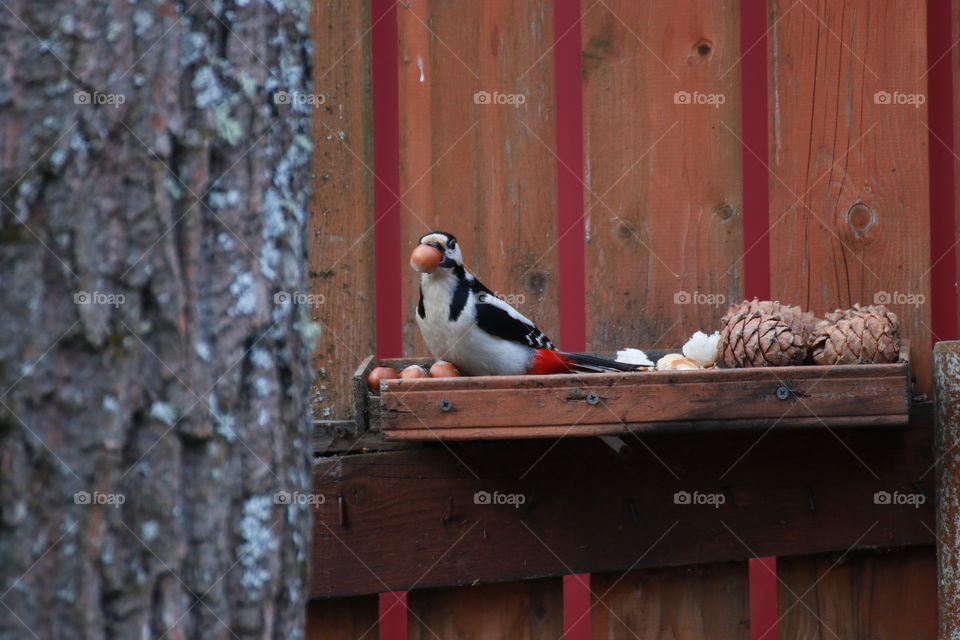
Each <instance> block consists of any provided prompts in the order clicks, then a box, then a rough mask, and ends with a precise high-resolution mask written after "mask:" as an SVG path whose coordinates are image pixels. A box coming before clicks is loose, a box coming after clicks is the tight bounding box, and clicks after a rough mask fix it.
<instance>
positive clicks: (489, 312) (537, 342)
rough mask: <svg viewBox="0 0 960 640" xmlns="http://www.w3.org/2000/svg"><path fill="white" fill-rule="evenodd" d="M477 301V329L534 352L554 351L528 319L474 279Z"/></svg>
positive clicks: (542, 334)
mask: <svg viewBox="0 0 960 640" xmlns="http://www.w3.org/2000/svg"><path fill="white" fill-rule="evenodd" d="M471 284H472V285H473V287H472V288H473V292H474V296H475V298H474V299H475V301H476V319H477V326H478V327H479V328H480V329H482V330H483V331H486V332H487V333H489V334H491V335H494V336H496V337H498V338H503V339H504V340H510V341H512V342H519V343H520V344H522V345H526V346H528V347H531V348H533V349H540V348H546V349H553V348H554V346H553V343H552V342H551V341H550V338H548V337H547V336H546V335H545V334H544V333H543V332H542V331H540V329H538V328H537V326H536V325H535V324H533V322H532V321H531V320H530V319H529V318H527V317H526V316H525V315H523V314H522V313H520V312H519V311H517V310H516V309H514V308H513V307H512V306H510V304H508V303H507V302H505V301H503V300H501V299H500V298H498V297H497V296H496V295H495V294H494V293H493V292H492V291H490V290H489V289H487V288H486V287H485V286H483V284H482V283H481V282H480V281H479V280H476V279H474V280H473V282H472V283H471Z"/></svg>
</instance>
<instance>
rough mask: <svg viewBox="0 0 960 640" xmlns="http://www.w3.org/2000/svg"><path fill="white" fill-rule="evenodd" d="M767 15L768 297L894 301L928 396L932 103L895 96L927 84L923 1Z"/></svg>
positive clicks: (818, 302) (789, 6) (826, 304)
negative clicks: (929, 130)
mask: <svg viewBox="0 0 960 640" xmlns="http://www.w3.org/2000/svg"><path fill="white" fill-rule="evenodd" d="M769 20H770V24H771V25H773V28H772V29H771V32H770V35H769V43H770V74H771V75H770V107H771V112H770V120H769V126H770V154H769V164H770V199H771V206H770V246H771V255H772V256H773V260H772V263H773V264H772V266H771V269H772V274H771V275H772V293H773V296H774V297H775V298H779V299H781V300H783V301H790V302H792V303H795V304H800V305H803V306H805V307H807V308H810V309H812V310H813V311H814V312H816V313H818V314H822V313H823V312H825V311H829V310H832V309H834V308H836V307H847V306H850V305H852V304H854V303H856V302H861V303H865V304H872V303H873V302H874V301H875V300H876V301H878V302H880V301H884V299H885V298H886V299H888V300H889V301H892V304H890V307H891V308H892V309H893V310H894V311H895V312H896V313H898V314H899V315H900V318H901V324H902V330H901V333H902V334H903V335H904V336H905V337H906V338H909V339H910V340H911V343H912V345H913V348H912V349H911V351H912V354H916V357H915V358H913V357H912V354H911V357H912V359H913V362H914V363H915V365H916V366H915V368H914V370H915V372H916V375H917V378H918V381H919V384H920V387H921V388H922V389H923V390H924V391H925V392H927V393H929V391H930V309H929V305H927V304H925V302H926V301H929V299H930V280H929V273H927V272H926V270H927V267H928V266H929V264H930V237H929V233H930V232H929V229H930V227H929V224H930V221H929V214H930V211H929V205H928V202H929V192H928V188H929V187H928V185H929V183H928V173H927V171H928V161H927V153H928V144H927V129H926V127H925V125H924V122H925V120H926V118H927V109H926V105H920V106H919V107H917V106H915V105H914V104H895V102H897V100H898V98H899V99H901V100H909V99H910V98H909V97H906V98H905V96H916V95H922V94H924V92H925V90H926V80H925V77H924V74H925V71H926V68H927V57H926V3H924V2H916V1H900V2H883V3H875V2H870V1H869V0H855V1H852V2H845V3H835V2H822V1H821V2H818V3H803V2H801V3H794V2H793V1H792V0H773V2H772V4H771V13H770V15H769ZM877 92H886V93H880V94H878V93H877ZM911 296H912V297H911ZM914 301H916V302H917V304H916V305H914V304H913V302H914Z"/></svg>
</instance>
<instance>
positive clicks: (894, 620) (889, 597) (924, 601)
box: [777, 547, 947, 640]
mask: <svg viewBox="0 0 960 640" xmlns="http://www.w3.org/2000/svg"><path fill="white" fill-rule="evenodd" d="M777 566H778V570H779V571H778V573H779V576H780V579H781V580H782V581H783V583H782V584H781V585H780V589H779V599H780V615H781V616H782V618H781V620H780V629H781V632H780V637H781V638H870V640H903V639H904V638H909V639H910V640H935V639H936V638H937V637H938V636H937V571H936V558H935V555H934V552H933V548H932V547H918V548H912V549H903V550H897V551H892V552H876V551H863V552H852V553H849V554H847V555H846V556H841V554H837V553H834V554H829V555H822V556H814V557H800V558H778V559H777ZM940 637H947V636H940Z"/></svg>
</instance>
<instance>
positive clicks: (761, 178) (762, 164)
mask: <svg viewBox="0 0 960 640" xmlns="http://www.w3.org/2000/svg"><path fill="white" fill-rule="evenodd" d="M741 7H742V8H741V17H740V52H741V55H742V60H741V61H740V73H741V82H740V86H741V87H742V89H741V98H742V102H743V107H742V113H743V134H742V135H743V147H744V148H743V248H744V256H743V288H744V295H746V297H747V298H752V297H753V296H757V297H758V298H760V299H761V300H766V299H768V298H769V297H770V240H769V236H768V233H767V232H768V226H769V224H770V215H769V203H770V192H769V185H768V180H769V175H768V169H767V151H768V147H767V122H768V116H769V114H768V113H767V35H766V32H767V3H766V0H743V4H742V5H741Z"/></svg>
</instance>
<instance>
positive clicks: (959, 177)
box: [932, 0, 960, 340]
mask: <svg viewBox="0 0 960 640" xmlns="http://www.w3.org/2000/svg"><path fill="white" fill-rule="evenodd" d="M951 13H952V18H953V19H952V20H951V21H950V24H951V27H950V42H951V45H952V46H951V47H950V52H951V57H950V59H949V65H950V69H951V73H952V74H953V87H952V89H953V105H952V110H953V141H952V147H953V148H952V149H951V151H953V160H954V161H953V168H954V174H953V175H954V179H953V182H954V200H953V203H954V212H953V214H954V227H953V229H954V237H953V238H952V239H951V240H950V246H951V248H952V250H953V255H954V260H953V262H954V273H956V274H957V275H956V278H957V279H956V281H957V282H960V248H958V247H957V244H958V241H960V236H958V234H960V155H958V154H960V114H958V113H957V107H958V106H960V64H958V63H960V51H957V48H956V44H955V43H956V42H957V39H958V38H960V0H951ZM932 257H933V259H934V260H936V259H937V258H939V257H940V256H936V255H935V256H932ZM953 295H954V304H955V307H954V310H955V313H956V318H957V326H956V327H954V335H953V336H942V337H941V340H955V339H957V338H960V295H958V293H957V291H956V290H954V294H953Z"/></svg>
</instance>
